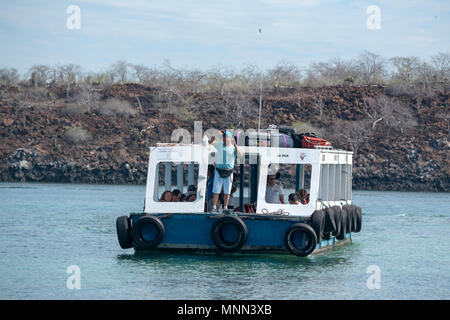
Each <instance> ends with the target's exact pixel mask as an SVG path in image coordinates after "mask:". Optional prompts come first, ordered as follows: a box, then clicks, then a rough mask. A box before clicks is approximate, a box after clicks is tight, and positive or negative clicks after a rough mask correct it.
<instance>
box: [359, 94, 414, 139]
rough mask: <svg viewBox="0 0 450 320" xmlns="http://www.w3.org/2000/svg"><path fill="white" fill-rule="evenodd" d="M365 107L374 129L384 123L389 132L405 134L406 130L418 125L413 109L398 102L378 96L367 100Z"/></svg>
mask: <svg viewBox="0 0 450 320" xmlns="http://www.w3.org/2000/svg"><path fill="white" fill-rule="evenodd" d="M364 105H365V110H366V114H367V116H368V119H369V120H370V121H371V122H372V128H373V129H375V126H376V124H378V123H379V122H381V121H382V123H383V124H384V125H385V126H386V127H387V128H388V130H389V131H392V130H398V131H400V133H402V134H403V133H404V129H406V128H409V127H412V126H415V125H416V124H417V122H416V120H415V118H414V116H413V114H412V112H411V109H410V108H408V107H407V106H405V105H404V104H403V103H401V102H400V101H398V100H394V99H392V98H388V97H386V96H378V97H376V98H367V99H365V103H364Z"/></svg>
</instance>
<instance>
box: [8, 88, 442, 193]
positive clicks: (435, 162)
mask: <svg viewBox="0 0 450 320" xmlns="http://www.w3.org/2000/svg"><path fill="white" fill-rule="evenodd" d="M315 90H316V91H317V92H319V89H314V88H302V89H301V90H298V91H292V90H291V91H289V90H288V91H286V92H281V93H279V92H277V93H272V94H270V95H266V96H265V97H264V104H263V125H268V124H270V123H274V124H277V125H292V124H293V123H297V122H300V121H304V122H309V123H313V124H315V125H317V126H323V125H325V124H326V123H327V122H328V123H331V122H333V121H335V119H345V120H347V121H356V120H358V119H360V118H362V117H363V116H364V111H363V110H362V109H361V108H362V106H363V104H364V103H363V98H366V97H377V96H379V95H385V89H384V88H383V87H379V86H377V87H356V86H355V87H352V86H350V87H346V86H336V87H327V88H320V95H322V96H323V101H325V110H324V113H326V114H327V115H329V117H328V118H327V119H325V120H323V119H322V120H317V119H318V114H317V110H314V109H312V108H311V107H310V104H308V101H307V99H308V97H310V96H311V92H314V91H315ZM101 95H102V99H105V98H107V97H111V96H112V97H116V98H120V99H122V100H124V101H128V102H129V103H130V104H131V105H132V106H133V107H134V108H136V110H139V112H138V113H137V114H135V115H131V116H127V117H122V116H114V115H112V116H111V115H104V114H99V113H95V112H84V113H78V114H64V113H62V112H61V110H62V108H63V107H64V106H65V105H67V104H68V103H70V100H67V99H63V98H61V99H58V100H56V103H54V106H52V107H51V108H49V107H47V108H43V107H36V106H31V107H23V106H21V105H20V104H19V103H18V102H17V101H14V100H13V99H10V100H8V99H2V101H0V140H1V143H0V159H1V163H0V181H3V182H13V181H20V182H25V181H26V182H65V183H98V184H145V181H146V176H147V162H148V147H149V146H151V145H154V144H155V143H156V142H160V141H170V136H171V133H172V131H173V130H174V129H176V128H185V129H187V130H188V131H190V132H193V121H194V120H197V119H199V120H202V121H203V128H211V127H215V128H222V127H228V126H232V125H233V122H232V121H234V119H233V118H232V116H229V118H227V117H226V118H225V121H224V122H221V121H219V118H220V117H219V115H220V114H221V113H222V112H224V109H223V106H225V107H229V108H230V110H231V108H232V106H233V104H235V101H236V100H233V99H235V97H224V96H221V95H218V96H213V95H201V94H192V95H191V96H190V105H189V107H188V108H187V109H186V110H182V109H179V110H178V111H176V112H175V113H173V112H169V113H168V112H165V104H168V103H169V102H168V101H164V97H163V95H162V94H161V91H160V90H159V89H157V88H149V87H143V86H140V85H136V84H129V85H117V86H113V87H112V88H109V89H104V90H102V92H101ZM136 97H139V98H138V99H136ZM302 98H303V99H302ZM239 99H242V97H240V98H239ZM395 99H397V100H399V101H402V102H403V103H404V104H405V105H407V106H409V107H410V108H411V110H412V111H413V112H415V118H416V120H417V124H416V125H415V126H414V127H411V128H409V129H408V130H405V131H404V132H403V133H401V134H400V133H389V134H388V133H387V131H386V130H385V129H386V128H382V129H381V130H378V131H376V132H375V133H374V134H372V136H371V137H370V139H369V140H368V141H365V142H364V143H362V144H361V146H360V148H359V150H358V154H357V156H356V157H355V160H354V166H353V177H354V178H353V188H354V189H359V190H383V191H384V190H392V191H439V192H449V191H450V163H449V157H448V154H449V151H450V144H449V142H448V132H447V128H446V126H447V125H448V124H447V122H446V121H448V120H444V119H442V117H440V116H437V115H438V114H439V115H440V114H443V113H448V112H449V108H448V105H449V101H450V97H449V94H448V93H446V94H438V95H436V96H435V97H433V98H428V99H427V100H424V102H422V107H421V109H420V110H419V111H417V110H415V107H414V106H415V103H416V101H415V100H414V99H415V98H414V97H411V96H399V97H395ZM245 101H247V102H248V103H249V105H250V106H252V105H253V106H255V107H256V108H257V97H245ZM167 107H168V105H167ZM177 112H189V114H188V116H186V117H184V115H183V116H180V114H179V113H177ZM243 116H245V114H243ZM252 124H253V125H254V124H255V123H254V121H253V122H252V121H251V120H249V121H248V123H247V124H246V125H247V127H251V125H252ZM74 126H79V127H82V128H84V129H85V130H87V131H88V132H89V134H90V135H91V138H90V139H88V140H87V141H85V142H83V143H81V144H73V143H70V142H68V141H67V131H68V129H70V128H72V127H74ZM338 147H343V148H346V149H349V145H348V144H346V143H344V142H343V143H342V144H341V145H340V146H338Z"/></svg>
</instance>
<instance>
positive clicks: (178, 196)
mask: <svg viewBox="0 0 450 320" xmlns="http://www.w3.org/2000/svg"><path fill="white" fill-rule="evenodd" d="M180 200H181V191H180V190H178V189H175V190H173V191H172V202H179V201H180Z"/></svg>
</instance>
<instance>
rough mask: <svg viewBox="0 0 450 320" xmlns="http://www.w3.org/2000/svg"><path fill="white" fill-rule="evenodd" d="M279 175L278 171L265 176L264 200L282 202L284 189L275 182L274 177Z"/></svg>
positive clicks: (276, 177)
mask: <svg viewBox="0 0 450 320" xmlns="http://www.w3.org/2000/svg"><path fill="white" fill-rule="evenodd" d="M279 177H280V173H279V172H277V174H276V175H275V174H274V175H270V176H267V187H266V202H267V203H282V204H284V190H283V188H282V187H281V186H279V185H277V184H276V183H275V179H278V178H279Z"/></svg>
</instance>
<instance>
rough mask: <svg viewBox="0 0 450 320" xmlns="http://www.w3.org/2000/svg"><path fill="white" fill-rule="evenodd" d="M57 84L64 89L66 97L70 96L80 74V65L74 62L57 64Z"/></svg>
mask: <svg viewBox="0 0 450 320" xmlns="http://www.w3.org/2000/svg"><path fill="white" fill-rule="evenodd" d="M55 69H56V74H57V78H56V79H57V84H59V85H62V86H64V87H65V89H66V97H67V98H68V97H69V96H70V91H71V89H72V88H73V87H74V86H75V84H76V82H77V80H78V78H79V77H80V76H81V67H80V66H79V65H75V64H66V65H58V66H57V67H56V68H55Z"/></svg>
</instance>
